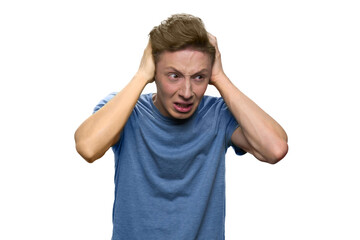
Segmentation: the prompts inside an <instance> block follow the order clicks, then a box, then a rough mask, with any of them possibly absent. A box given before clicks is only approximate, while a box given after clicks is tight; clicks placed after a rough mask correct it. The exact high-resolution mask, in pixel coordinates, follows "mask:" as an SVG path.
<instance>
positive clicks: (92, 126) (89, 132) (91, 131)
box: [75, 74, 148, 162]
mask: <svg viewBox="0 0 360 240" xmlns="http://www.w3.org/2000/svg"><path fill="white" fill-rule="evenodd" d="M147 82H148V80H147V79H145V78H144V77H143V76H141V75H139V74H137V75H135V76H134V77H133V79H132V80H131V81H130V82H129V83H128V85H127V86H126V87H125V88H124V89H122V90H121V91H120V92H119V93H118V94H117V95H116V96H114V97H113V99H111V100H110V101H109V102H108V103H107V104H106V105H105V106H103V107H102V108H101V109H99V110H98V111H97V112H96V113H94V114H93V115H91V116H90V117H89V118H88V119H87V120H86V121H85V122H83V123H82V124H81V125H80V127H79V128H78V129H77V131H76V133H75V142H76V149H77V151H78V152H79V154H80V155H81V156H82V157H83V158H84V159H86V160H87V161H88V162H93V161H95V160H96V159H98V158H100V157H101V156H103V155H104V153H105V152H106V151H107V150H108V149H109V148H110V147H111V146H112V145H113V144H115V143H116V141H117V140H118V139H119V136H120V133H121V131H122V129H123V128H124V126H125V124H126V122H127V120H128V118H129V116H130V115H131V112H132V110H133V108H134V107H135V104H136V102H137V100H138V98H139V96H140V94H141V92H142V91H143V89H144V87H145V86H146V84H147Z"/></svg>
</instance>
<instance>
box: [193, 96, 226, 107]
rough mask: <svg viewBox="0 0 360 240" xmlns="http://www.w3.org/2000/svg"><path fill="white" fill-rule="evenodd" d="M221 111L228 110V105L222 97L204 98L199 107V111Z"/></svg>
mask: <svg viewBox="0 0 360 240" xmlns="http://www.w3.org/2000/svg"><path fill="white" fill-rule="evenodd" d="M211 109H212V110H214V111H221V110H227V106H226V103H225V101H224V99H223V98H222V97H213V96H207V95H206V96H204V97H203V98H202V100H201V103H200V105H199V111H208V110H211Z"/></svg>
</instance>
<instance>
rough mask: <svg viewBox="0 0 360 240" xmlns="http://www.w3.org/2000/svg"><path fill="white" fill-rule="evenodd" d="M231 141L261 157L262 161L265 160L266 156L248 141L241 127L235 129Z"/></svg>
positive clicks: (258, 157)
mask: <svg viewBox="0 0 360 240" xmlns="http://www.w3.org/2000/svg"><path fill="white" fill-rule="evenodd" d="M231 142H232V143H233V144H234V145H235V146H237V147H238V148H241V149H243V150H244V151H245V152H248V153H250V154H252V155H254V157H256V158H257V159H259V160H260V161H265V158H264V157H263V156H262V155H261V154H260V153H258V152H257V151H255V149H254V148H253V147H252V146H251V144H250V143H249V142H248V141H247V139H246V137H245V135H244V133H243V131H242V129H241V127H238V128H236V129H235V131H234V132H233V134H232V135H231Z"/></svg>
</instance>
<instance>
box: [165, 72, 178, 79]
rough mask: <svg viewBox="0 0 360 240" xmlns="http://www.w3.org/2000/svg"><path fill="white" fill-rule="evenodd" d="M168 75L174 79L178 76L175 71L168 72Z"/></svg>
mask: <svg viewBox="0 0 360 240" xmlns="http://www.w3.org/2000/svg"><path fill="white" fill-rule="evenodd" d="M168 77H169V78H170V79H172V80H176V79H178V78H179V75H177V74H176V73H169V74H168Z"/></svg>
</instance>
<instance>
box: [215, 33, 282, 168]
mask: <svg viewBox="0 0 360 240" xmlns="http://www.w3.org/2000/svg"><path fill="white" fill-rule="evenodd" d="M209 39H210V42H211V43H212V44H213V46H214V47H215V49H216V57H215V62H214V65H213V69H212V76H211V79H210V84H212V85H214V86H215V87H216V88H217V90H218V91H219V92H220V94H221V96H222V97H223V99H224V101H225V103H226V105H227V106H228V107H229V109H230V111H231V113H232V114H233V116H234V117H235V119H236V120H237V122H238V123H239V125H240V127H239V128H237V129H236V130H235V131H234V133H233V135H232V137H231V141H232V143H233V144H235V145H236V146H238V147H240V148H242V149H243V150H245V151H247V152H249V153H251V154H253V155H254V156H255V157H256V158H257V159H259V160H261V161H264V162H268V163H276V162H278V161H280V160H281V159H282V158H283V157H284V156H285V155H286V153H287V151H288V145H287V135H286V133H285V131H284V129H283V128H282V127H281V126H280V125H279V124H278V123H277V122H276V121H275V120H274V119H273V118H272V117H270V116H269V115H268V114H267V113H266V112H264V111H263V110H262V109H261V108H260V107H259V106H258V105H256V104H255V103H254V102H253V101H252V100H251V99H250V98H248V97H247V96H246V95H245V94H244V93H242V92H241V91H240V90H239V89H238V88H237V87H236V86H235V85H234V84H233V83H232V82H231V81H230V80H229V78H228V77H227V76H226V75H225V73H224V71H223V68H222V63H221V54H220V52H219V49H218V45H217V40H216V37H214V36H213V35H211V34H209Z"/></svg>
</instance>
